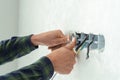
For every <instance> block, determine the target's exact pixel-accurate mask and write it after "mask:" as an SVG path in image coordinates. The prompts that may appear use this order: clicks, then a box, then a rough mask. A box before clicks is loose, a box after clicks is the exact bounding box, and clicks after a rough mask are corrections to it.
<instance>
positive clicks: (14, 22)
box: [0, 0, 18, 74]
mask: <svg viewBox="0 0 120 80" xmlns="http://www.w3.org/2000/svg"><path fill="white" fill-rule="evenodd" d="M17 32H18V0H0V40H5V39H8V38H10V37H11V36H14V35H17ZM16 64H17V63H16V61H13V62H11V63H7V64H5V65H2V66H0V74H5V73H7V72H10V71H13V70H15V69H16V68H17V65H16Z"/></svg>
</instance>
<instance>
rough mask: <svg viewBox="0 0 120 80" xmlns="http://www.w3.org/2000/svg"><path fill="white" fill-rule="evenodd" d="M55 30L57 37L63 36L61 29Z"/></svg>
mask: <svg viewBox="0 0 120 80" xmlns="http://www.w3.org/2000/svg"><path fill="white" fill-rule="evenodd" d="M56 31H57V36H58V37H60V38H62V37H64V36H65V35H64V34H63V32H62V31H61V30H56Z"/></svg>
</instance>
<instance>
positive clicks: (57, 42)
mask: <svg viewBox="0 0 120 80" xmlns="http://www.w3.org/2000/svg"><path fill="white" fill-rule="evenodd" d="M51 43H52V45H51V46H49V47H54V46H57V45H60V44H65V43H67V37H63V38H57V39H55V40H52V41H51Z"/></svg>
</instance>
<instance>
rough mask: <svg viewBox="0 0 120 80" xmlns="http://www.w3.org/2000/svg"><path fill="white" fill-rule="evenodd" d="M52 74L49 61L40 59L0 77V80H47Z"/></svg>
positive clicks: (51, 66) (52, 69)
mask: <svg viewBox="0 0 120 80" xmlns="http://www.w3.org/2000/svg"><path fill="white" fill-rule="evenodd" d="M53 73H54V68H53V65H52V63H51V61H50V60H49V59H48V58H47V57H42V58H41V59H39V60H38V61H37V62H35V63H33V64H31V65H29V66H26V67H23V68H21V69H19V70H17V71H14V72H11V73H9V74H6V75H3V76H0V80H49V79H50V78H51V77H52V75H53Z"/></svg>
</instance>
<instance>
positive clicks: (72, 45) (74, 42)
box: [65, 38, 76, 50]
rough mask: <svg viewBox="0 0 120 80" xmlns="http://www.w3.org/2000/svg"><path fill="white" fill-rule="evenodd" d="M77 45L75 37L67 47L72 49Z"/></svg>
mask: <svg viewBox="0 0 120 80" xmlns="http://www.w3.org/2000/svg"><path fill="white" fill-rule="evenodd" d="M75 45H76V39H75V38H73V39H72V41H71V42H70V43H68V44H67V45H66V46H65V47H66V48H68V49H71V50H72V49H73V48H74V47H75Z"/></svg>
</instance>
